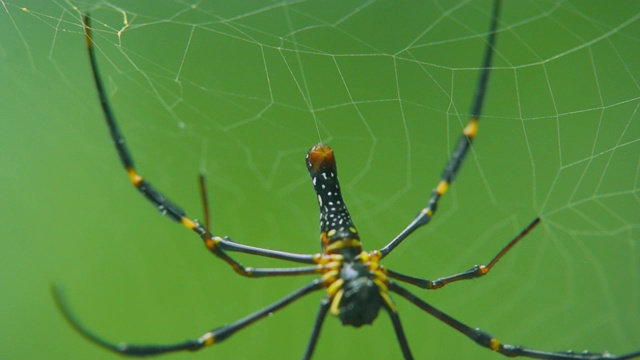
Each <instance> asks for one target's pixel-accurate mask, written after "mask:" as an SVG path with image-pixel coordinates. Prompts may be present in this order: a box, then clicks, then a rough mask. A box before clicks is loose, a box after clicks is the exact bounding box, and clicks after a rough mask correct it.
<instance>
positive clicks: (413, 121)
mask: <svg viewBox="0 0 640 360" xmlns="http://www.w3.org/2000/svg"><path fill="white" fill-rule="evenodd" d="M2 5H3V8H2V9H0V33H1V34H2V36H1V37H0V38H1V39H0V84H1V86H0V118H1V119H2V121H0V143H1V144H2V147H3V149H2V152H1V154H2V155H1V157H0V166H1V167H2V172H1V175H0V176H1V179H2V180H1V181H2V186H1V187H0V201H1V203H2V206H1V207H0V209H1V210H0V218H2V225H0V229H2V231H1V233H2V240H1V241H0V260H1V261H0V279H1V281H0V293H1V294H2V295H1V298H0V299H1V300H0V314H1V319H2V326H0V357H2V358H3V359H42V358H51V359H68V358H84V359H113V358H116V356H117V355H114V354H111V353H109V352H107V351H105V350H103V349H101V348H99V347H97V346H95V345H93V344H91V343H89V342H88V341H86V340H85V339H83V338H81V337H80V336H79V335H78V334H76V333H75V332H74V331H73V330H72V329H71V328H70V327H69V325H68V324H66V323H65V322H64V320H63V318H62V317H61V315H60V314H59V313H58V312H57V310H56V308H55V306H54V303H53V300H52V297H51V295H50V290H49V287H50V284H52V283H53V282H55V283H57V284H60V285H61V286H63V287H64V289H65V290H66V294H67V296H68V300H69V302H70V304H71V306H72V307H73V308H74V310H75V312H76V314H77V315H78V317H79V318H80V319H81V320H82V321H83V322H84V323H85V324H86V325H87V326H88V327H90V328H91V329H93V330H95V331H96V332H97V333H98V334H100V335H101V336H104V337H105V338H106V339H109V340H112V341H114V342H119V341H129V342H142V343H156V342H157V343H162V342H169V343H170V342H176V341H180V340H183V339H186V338H194V337H197V336H199V335H200V334H202V333H203V332H205V331H207V330H209V329H211V328H215V327H218V326H221V325H223V324H227V323H230V322H232V321H234V320H237V319H239V318H241V317H243V316H245V315H247V314H248V313H250V312H253V311H255V310H257V309H259V308H261V307H263V306H265V305H267V304H269V303H271V302H273V301H275V300H277V299H279V298H280V297H282V296H284V295H285V294H288V293H290V292H292V291H293V290H295V289H297V288H298V287H300V286H302V285H304V284H306V283H308V282H309V281H310V277H299V278H285V279H278V278H273V279H245V278H240V277H239V276H236V275H235V274H234V273H233V272H232V271H231V270H230V269H229V268H228V266H226V265H225V264H223V263H222V262H220V261H219V260H217V259H215V258H214V257H212V256H211V255H210V254H209V253H208V252H207V251H205V250H204V248H203V246H202V245H201V243H200V241H199V239H198V238H197V237H196V236H194V235H192V234H191V233H189V231H187V230H185V229H184V228H183V227H181V226H178V225H176V224H175V223H172V222H171V221H170V220H168V219H165V218H163V217H162V216H159V215H158V214H157V211H155V210H154V209H153V208H152V207H151V206H150V205H149V204H148V203H147V202H145V201H144V199H143V198H142V197H141V196H139V195H138V194H136V191H134V189H133V187H132V186H131V185H130V183H129V182H128V180H127V177H126V175H125V173H124V172H123V171H122V169H121V167H120V163H119V160H118V159H117V156H116V153H115V150H114V149H113V147H112V145H111V141H110V139H109V137H108V134H107V128H106V126H105V124H104V120H103V115H102V113H101V110H100V107H99V104H98V101H97V96H96V91H95V88H94V85H93V81H92V79H91V74H90V69H89V66H88V60H87V55H86V49H85V43H84V39H83V33H82V28H81V16H80V14H81V11H90V12H91V13H92V16H93V18H94V29H95V43H96V47H97V50H98V62H99V64H100V69H101V72H102V78H103V79H104V82H105V85H106V87H107V90H108V94H109V99H110V101H111V104H112V107H113V109H114V111H115V114H116V116H117V118H118V120H119V122H120V124H121V126H122V130H123V132H124V133H125V135H126V137H127V140H128V142H129V146H130V149H131V151H132V153H133V156H134V158H135V160H136V164H137V166H138V169H139V171H140V172H141V173H142V174H143V175H144V176H145V177H146V178H147V179H149V180H150V181H151V182H153V183H154V185H156V187H158V188H159V189H161V190H163V191H164V192H165V194H167V195H168V196H169V197H170V198H171V199H173V200H174V201H176V202H177V203H179V204H181V205H182V207H184V208H185V209H186V210H187V212H188V214H190V215H191V216H193V217H196V218H201V201H200V198H199V194H198V188H197V174H198V173H199V172H200V171H204V172H205V173H206V174H207V183H208V187H209V192H210V198H211V205H212V219H211V222H212V226H213V229H214V231H215V232H216V233H217V234H220V235H229V236H231V237H233V239H235V240H236V241H239V242H242V243H246V244H250V245H254V246H261V247H268V248H273V249H280V250H288V251H293V252H300V253H310V252H317V251H318V250H319V243H318V223H317V216H318V215H317V202H316V200H315V197H314V194H313V191H312V187H311V184H310V182H309V179H308V174H307V172H306V169H305V167H304V155H305V153H306V151H307V150H308V149H309V148H310V147H311V146H312V145H314V144H316V143H318V142H319V141H323V142H325V143H327V144H329V145H330V146H332V147H333V148H334V150H335V153H336V157H337V161H338V166H339V171H340V177H341V180H342V187H343V190H344V191H343V193H344V196H345V200H346V202H347V203H348V204H349V208H350V211H351V214H352V216H353V218H354V221H355V223H356V225H357V226H358V229H359V231H360V234H361V236H362V239H363V241H364V244H365V248H367V249H376V248H381V247H382V246H384V245H385V244H386V242H387V241H389V240H390V239H391V238H393V236H394V235H395V234H397V232H399V231H400V230H401V229H402V228H403V227H404V226H405V225H406V224H407V223H408V222H409V221H410V220H411V219H412V217H413V216H414V215H415V214H416V212H417V211H418V210H419V209H420V208H421V207H422V206H424V204H425V202H426V200H427V198H428V196H429V194H430V191H431V188H432V187H433V186H434V185H435V184H436V183H437V181H438V179H439V176H440V173H441V170H442V167H443V165H444V163H445V162H446V159H447V157H448V156H449V154H450V151H451V148H452V147H453V145H454V143H455V141H456V139H457V137H458V135H459V133H460V131H461V129H462V127H463V126H464V124H465V123H466V119H467V114H468V109H469V106H470V102H471V99H472V96H473V92H474V87H475V83H476V78H477V76H478V71H477V69H478V67H479V64H480V61H481V58H482V52H483V49H484V45H485V42H484V39H485V36H486V31H487V28H488V23H489V14H490V9H491V2H490V1H455V2H449V1H440V2H438V1H431V2H422V3H420V4H418V3H417V2H391V1H362V2H356V1H353V2H348V1H347V2H343V1H332V2H316V1H301V2H291V3H286V2H285V3H283V2H270V1H262V2H258V1H249V2H237V3H235V2H234V3H231V2H212V1H200V2H195V3H194V4H193V5H192V4H191V3H187V2H182V1H160V2H157V1H156V2H149V1H145V2H129V1H108V2H106V1H99V2H98V1H95V2H93V1H64V2H63V1H51V2H48V1H47V2H29V1H14V0H9V1H2ZM499 27H500V30H499V35H498V43H497V50H496V56H495V61H494V64H493V65H494V71H493V73H492V75H491V82H490V85H489V90H488V96H487V101H486V106H485V111H484V115H485V116H484V118H483V121H482V123H481V127H480V132H479V136H478V138H477V142H475V143H474V148H473V153H471V154H470V155H469V157H468V159H467V163H466V164H465V166H464V168H463V170H462V171H461V173H460V176H459V177H458V179H457V181H456V183H455V185H454V186H453V187H452V188H451V190H450V192H449V193H447V195H446V197H445V198H444V199H443V200H442V202H441V206H440V208H439V213H438V215H437V216H436V218H435V219H434V220H433V221H432V223H431V224H430V225H429V226H428V227H426V228H424V229H422V230H420V231H419V232H417V233H416V234H414V236H412V237H411V238H410V239H409V240H407V241H406V242H405V243H403V244H402V246H400V247H399V248H398V249H397V250H396V251H395V252H394V253H393V254H392V255H390V256H389V257H388V258H387V259H385V262H384V264H385V265H386V266H388V267H390V268H393V269H395V270H397V271H400V272H403V273H407V274H412V275H414V276H422V277H427V278H436V277H439V276H445V275H449V274H453V273H455V272H458V271H461V270H465V269H467V268H469V267H470V266H472V265H474V264H477V263H484V262H487V261H489V260H490V258H491V257H492V256H493V255H494V254H495V253H496V252H497V251H498V250H499V249H500V248H501V247H502V246H504V245H505V244H506V243H507V242H508V241H509V240H510V239H511V238H512V237H513V236H514V235H515V234H517V233H518V232H519V231H520V230H521V229H522V228H523V227H524V226H525V225H526V224H528V223H529V221H531V220H532V219H533V218H534V217H535V216H537V215H540V216H541V217H542V219H543V223H542V225H541V226H540V227H539V228H537V229H536V230H535V231H534V232H533V233H531V235H529V236H528V237H527V238H526V240H524V241H523V242H522V243H521V244H519V245H518V246H517V247H516V248H515V249H513V250H512V252H510V253H509V255H508V256H507V257H505V258H504V259H503V261H501V262H500V263H499V264H498V265H497V266H496V268H495V269H494V272H492V273H491V274H490V275H489V276H488V277H486V278H483V279H479V280H475V281H469V282H464V283H458V284H454V285H451V286H448V287H446V288H444V289H442V290H439V291H437V292H436V291H434V292H429V293H426V294H423V291H420V290H417V289H413V288H410V289H412V290H413V291H414V292H415V293H418V294H420V295H421V297H422V298H423V299H425V300H426V301H428V302H430V303H431V304H432V305H434V306H437V307H438V308H440V309H442V310H443V311H445V312H447V313H448V314H450V315H452V316H454V317H456V318H457V319H459V320H461V321H463V322H465V323H467V324H469V325H471V326H474V327H481V328H483V329H485V330H487V331H489V332H491V333H492V334H494V335H495V336H497V337H499V338H500V339H501V340H503V341H504V342H508V343H514V344H522V345H525V346H530V347H534V348H539V349H544V350H566V349H574V350H583V349H590V350H592V351H603V350H609V351H611V352H613V353H624V352H629V351H632V350H638V349H640V326H639V325H638V324H639V323H640V321H639V320H640V306H639V305H638V304H640V206H639V191H638V189H639V184H640V180H639V172H640V170H639V169H640V121H639V119H638V116H639V115H638V107H639V106H640V86H639V81H640V63H639V62H638V61H637V59H638V58H640V46H638V44H639V42H640V5H639V4H638V3H637V2H635V1H620V2H615V3H609V2H604V1H588V2H584V1H573V2H571V1H561V2H553V1H546V2H542V1H505V3H504V7H503V12H502V15H501V20H500V26H499ZM239 259H240V260H241V261H242V262H243V263H244V264H246V265H251V266H284V265H285V264H284V263H282V262H278V261H273V260H267V259H260V258H253V257H247V256H239ZM321 296H322V294H321V293H317V294H314V295H310V296H308V297H306V298H305V299H303V300H300V301H298V302H297V303H295V304H293V305H291V306H289V307H288V308H286V309H285V310H283V311H280V312H278V313H277V314H275V315H274V316H272V317H269V318H267V319H264V320H262V321H260V322H259V323H257V324H254V325H253V326H251V327H249V328H247V329H245V330H244V331H242V332H241V333H238V334H237V335H235V336H234V337H232V338H230V339H228V340H227V341H226V342H225V343H223V344H220V345H219V346H215V347H214V348H209V349H205V350H202V351H201V352H199V353H184V354H175V355H168V356H165V357H164V358H166V359H179V358H180V359H200V358H217V359H251V358H255V359H296V358H300V357H301V356H302V354H303V352H304V348H305V345H306V342H307V341H308V337H309V334H310V331H311V327H312V324H313V320H314V317H315V314H316V311H317V307H318V305H319V301H320V298H321ZM395 299H396V300H397V303H398V306H399V308H400V315H401V319H402V321H403V324H404V326H405V332H406V333H407V336H408V339H409V342H410V345H411V349H412V351H413V353H414V355H415V357H416V358H418V359H426V358H431V359H461V358H465V359H497V358H500V356H499V355H497V354H493V353H491V352H490V351H488V350H485V349H482V348H480V347H478V346H477V345H475V344H474V343H472V342H471V341H469V340H467V339H466V338H463V337H462V336H460V335H459V334H457V333H456V332H455V331H453V330H451V329H449V328H448V327H446V326H445V325H444V324H442V323H439V322H438V321H436V320H435V319H433V318H431V317H430V316H428V315H427V314H425V313H422V312H421V311H420V310H418V309H417V308H415V307H414V306H413V305H411V304H409V303H407V302H406V301H404V300H402V299H400V298H399V297H397V296H396V297H395ZM400 356H401V353H400V350H399V347H398V345H397V341H396V340H395V335H394V334H393V329H392V327H391V324H390V321H389V320H388V317H387V316H386V314H384V313H382V314H381V315H380V317H379V319H378V320H377V322H376V323H375V324H374V326H372V327H365V328H361V329H357V330H354V329H352V328H343V327H342V326H341V325H340V323H339V321H336V320H335V319H327V321H326V322H325V325H324V327H323V330H322V334H321V337H320V340H319V344H318V346H317V349H316V357H315V358H317V359H326V358H329V357H331V358H336V359H346V358H350V359H383V358H387V359H388V358H400Z"/></svg>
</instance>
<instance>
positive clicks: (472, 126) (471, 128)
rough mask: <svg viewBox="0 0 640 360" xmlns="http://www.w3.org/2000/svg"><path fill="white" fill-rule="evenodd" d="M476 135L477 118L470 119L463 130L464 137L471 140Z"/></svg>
mask: <svg viewBox="0 0 640 360" xmlns="http://www.w3.org/2000/svg"><path fill="white" fill-rule="evenodd" d="M477 133H478V118H471V119H470V120H469V123H468V124H467V126H466V127H465V128H464V135H465V136H466V137H468V138H470V139H473V138H474V137H475V136H476V134H477Z"/></svg>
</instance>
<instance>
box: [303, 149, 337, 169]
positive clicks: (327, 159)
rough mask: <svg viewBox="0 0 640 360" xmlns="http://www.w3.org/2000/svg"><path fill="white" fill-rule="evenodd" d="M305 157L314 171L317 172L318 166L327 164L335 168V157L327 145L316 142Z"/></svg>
mask: <svg viewBox="0 0 640 360" xmlns="http://www.w3.org/2000/svg"><path fill="white" fill-rule="evenodd" d="M307 159H309V164H310V165H311V167H312V169H313V171H314V172H319V171H320V168H322V167H325V166H328V167H330V168H332V169H335V168H336V159H335V157H334V156H333V150H331V148H330V147H329V146H327V145H324V144H318V145H316V146H314V147H312V148H311V150H309V153H307Z"/></svg>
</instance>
